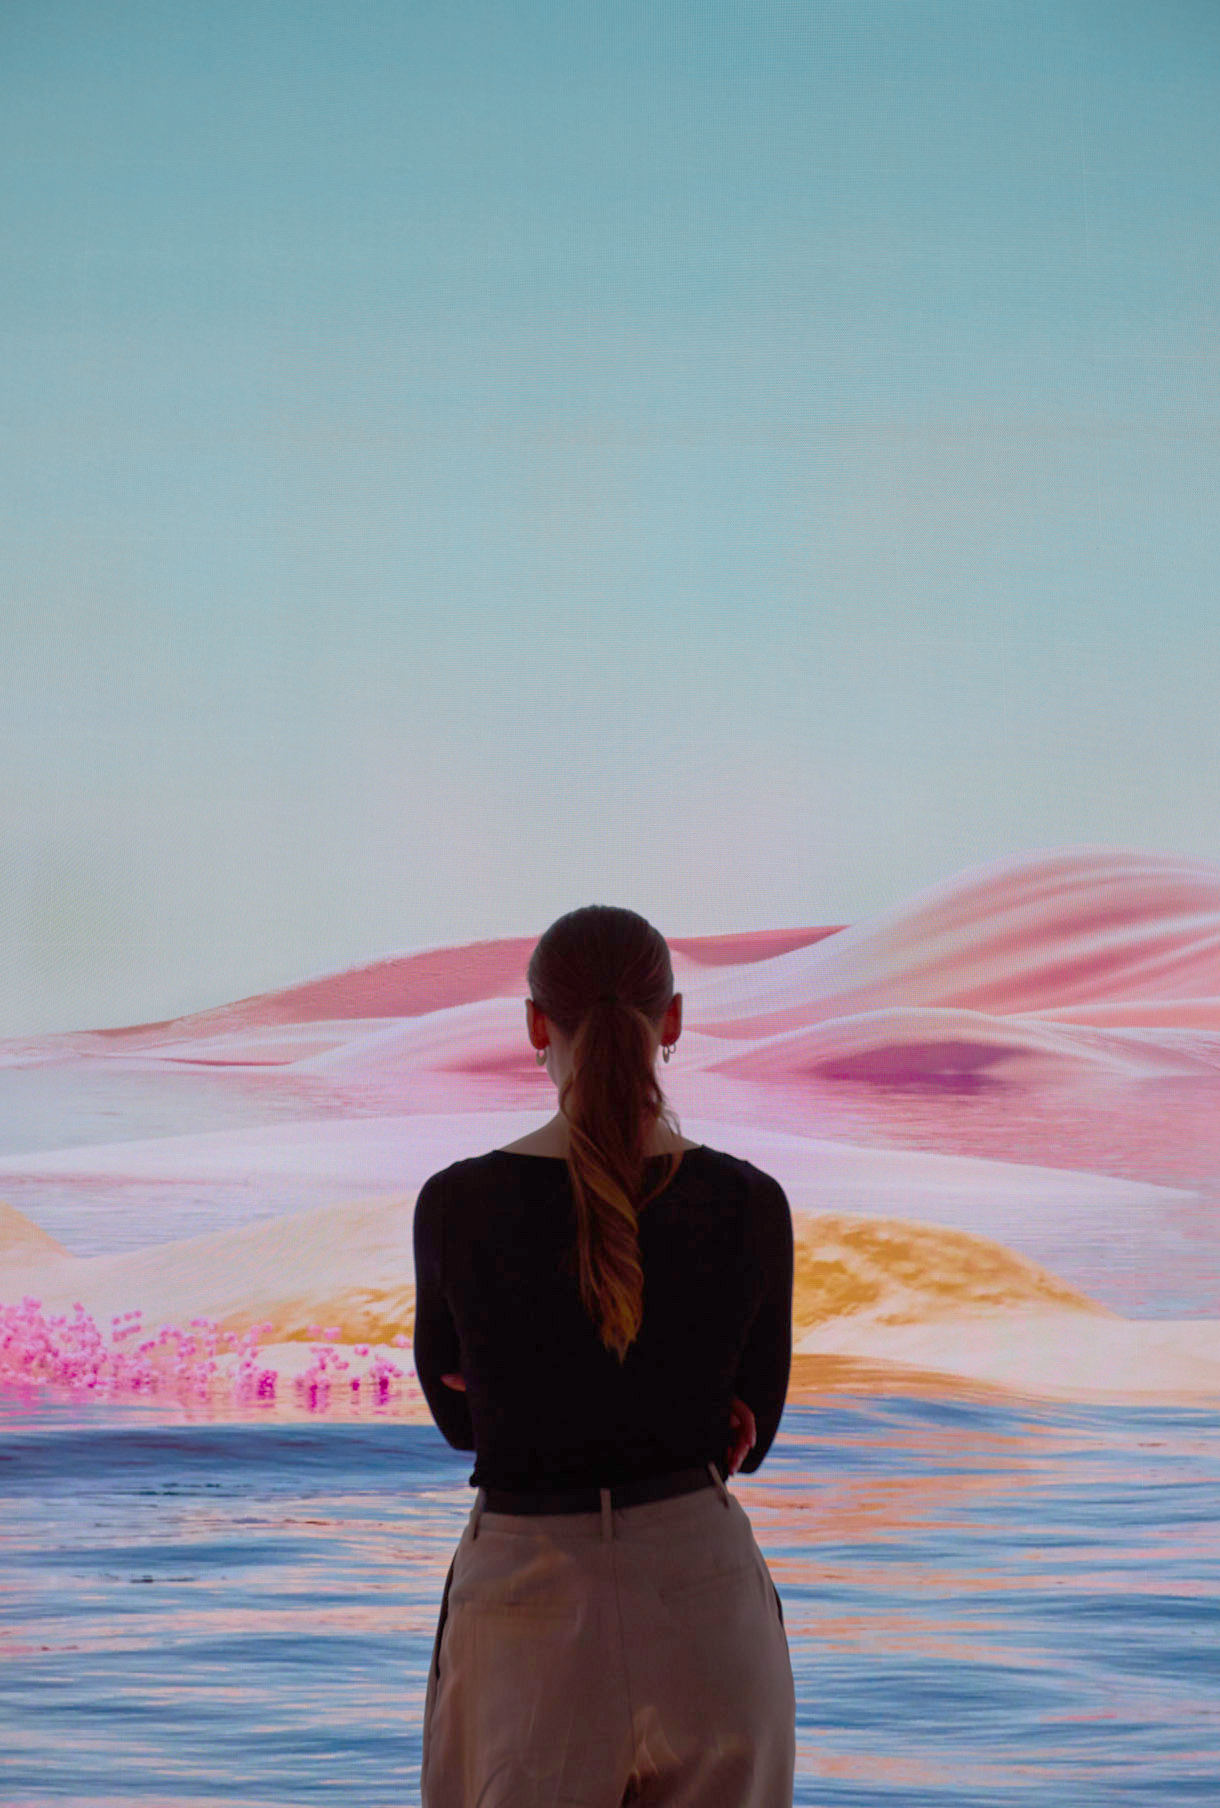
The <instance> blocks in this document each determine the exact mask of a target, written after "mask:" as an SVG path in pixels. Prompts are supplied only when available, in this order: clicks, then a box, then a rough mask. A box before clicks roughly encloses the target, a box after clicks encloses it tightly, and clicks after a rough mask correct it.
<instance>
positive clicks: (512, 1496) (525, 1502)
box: [481, 1463, 723, 1513]
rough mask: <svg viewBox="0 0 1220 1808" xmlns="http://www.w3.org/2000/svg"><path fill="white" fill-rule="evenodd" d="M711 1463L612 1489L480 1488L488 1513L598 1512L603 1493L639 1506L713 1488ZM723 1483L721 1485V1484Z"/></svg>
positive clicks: (614, 1501) (616, 1503)
mask: <svg viewBox="0 0 1220 1808" xmlns="http://www.w3.org/2000/svg"><path fill="white" fill-rule="evenodd" d="M716 1485H717V1484H716V1478H715V1476H714V1475H713V1474H712V1465H711V1464H710V1463H709V1465H708V1466H707V1468H706V1469H675V1470H674V1471H673V1472H672V1473H671V1474H669V1475H650V1476H647V1477H645V1479H644V1480H643V1481H638V1482H618V1483H616V1484H615V1485H614V1487H612V1488H575V1489H572V1490H571V1492H569V1493H567V1494H517V1493H509V1492H507V1491H505V1490H504V1489H501V1488H485V1489H484V1490H483V1499H482V1503H481V1504H482V1508H483V1511H484V1512H487V1513H600V1512H601V1511H602V1502H603V1496H604V1495H606V1494H608V1495H609V1496H610V1507H611V1509H612V1510H615V1509H617V1508H619V1507H642V1506H645V1505H646V1504H647V1503H648V1502H649V1501H652V1500H669V1499H671V1498H672V1497H673V1496H674V1495H676V1494H693V1493H694V1492H695V1490H696V1488H714V1487H715V1486H716ZM721 1485H722V1486H723V1484H721Z"/></svg>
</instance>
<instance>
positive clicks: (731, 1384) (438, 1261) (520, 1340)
mask: <svg viewBox="0 0 1220 1808" xmlns="http://www.w3.org/2000/svg"><path fill="white" fill-rule="evenodd" d="M665 1159H666V1158H665V1157H661V1156H657V1157H653V1158H652V1160H653V1161H654V1162H655V1161H662V1160H665ZM651 1178H652V1181H653V1183H654V1184H655V1178H656V1176H655V1175H653V1176H651ZM645 1190H647V1189H645ZM639 1239H640V1258H641V1264H642V1266H643V1270H644V1308H643V1322H642V1325H641V1328H640V1332H639V1335H638V1336H637V1338H636V1339H635V1341H634V1343H633V1344H632V1345H631V1347H630V1349H629V1350H628V1352H627V1356H626V1359H625V1361H624V1362H623V1363H622V1364H621V1366H620V1364H619V1361H618V1358H617V1357H616V1356H615V1355H614V1353H613V1352H612V1351H609V1350H607V1349H606V1348H605V1347H604V1345H603V1344H602V1342H601V1339H600V1337H599V1335H598V1331H597V1328H596V1326H595V1325H594V1323H593V1321H592V1320H591V1319H590V1318H589V1316H588V1314H587V1313H586V1311H585V1308H584V1306H583V1305H582V1303H581V1300H580V1293H579V1287H578V1283H577V1280H576V1275H575V1260H574V1257H573V1256H572V1255H571V1253H570V1252H572V1251H574V1250H575V1244H576V1217H575V1210H574V1207H573V1203H572V1193H571V1184H570V1181H569V1179H568V1170H567V1163H566V1162H565V1161H564V1159H563V1158H562V1157H561V1156H545V1155H526V1154H522V1153H517V1152H514V1151H509V1150H503V1149H493V1150H490V1151H489V1152H488V1153H487V1154H485V1155H478V1156H471V1157H469V1158H467V1159H466V1160H464V1161H456V1162H454V1163H453V1164H452V1165H451V1166H450V1167H448V1168H444V1169H442V1170H441V1171H440V1172H439V1173H436V1174H433V1175H431V1176H430V1177H429V1179H428V1180H426V1181H425V1183H424V1185H423V1187H422V1188H421V1190H420V1193H419V1197H418V1199H417V1201H416V1206H415V1231H414V1242H415V1288H416V1294H415V1339H414V1343H415V1366H416V1372H417V1374H418V1376H419V1380H420V1385H421V1386H422V1388H423V1391H424V1395H425V1398H426V1399H427V1402H428V1405H429V1407H430V1408H431V1410H432V1416H433V1418H434V1419H435V1420H436V1423H437V1425H438V1426H439V1428H440V1430H441V1431H442V1432H443V1434H444V1436H445V1437H446V1438H447V1439H448V1441H449V1443H450V1444H452V1445H454V1446H455V1448H456V1449H458V1450H474V1451H475V1453H476V1455H475V1466H474V1471H473V1473H472V1475H471V1477H470V1483H471V1486H472V1487H484V1488H504V1489H514V1490H519V1491H522V1492H528V1493H542V1492H546V1491H562V1490H566V1489H571V1488H584V1487H609V1486H612V1485H613V1484H614V1483H616V1482H623V1481H632V1480H636V1479H639V1478H642V1477H645V1476H651V1475H659V1474H664V1473H666V1472H667V1471H669V1470H673V1469H686V1468H694V1467H696V1466H698V1467H705V1466H706V1465H707V1464H708V1463H709V1462H715V1463H717V1464H718V1466H719V1468H720V1470H721V1473H723V1472H724V1468H725V1459H726V1452H727V1450H728V1448H729V1445H730V1442H731V1430H730V1425H729V1404H730V1401H731V1399H732V1397H733V1395H737V1396H739V1397H740V1398H741V1399H743V1400H744V1401H745V1402H746V1403H747V1405H748V1406H749V1407H750V1408H751V1409H752V1411H753V1413H754V1417H755V1421H756V1424H757V1430H758V1437H757V1442H756V1443H755V1445H754V1448H753V1449H752V1450H751V1451H750V1453H749V1455H748V1456H747V1457H746V1459H745V1461H744V1462H743V1464H742V1468H743V1470H745V1471H746V1472H751V1471H753V1470H755V1469H757V1468H758V1466H759V1464H760V1463H761V1462H762V1460H763V1458H764V1457H765V1456H766V1454H767V1451H768V1450H769V1448H770V1446H771V1442H772V1440H773V1439H774V1437H775V1433H776V1431H777V1429H778V1427H779V1421H780V1414H781V1413H782V1411H783V1405H784V1396H785V1394H786V1392H787V1387H788V1376H789V1370H790V1367H791V1358H792V1269H793V1244H792V1218H791V1214H790V1212H789V1209H788V1201H787V1198H786V1197H785V1195H784V1192H783V1189H782V1187H781V1186H780V1185H779V1182H778V1181H776V1180H774V1179H773V1178H772V1177H771V1176H770V1175H769V1174H765V1173H763V1172H762V1170H761V1169H759V1168H756V1167H754V1165H753V1164H752V1163H751V1162H748V1161H744V1160H742V1159H741V1158H740V1157H738V1156H735V1155H728V1154H725V1153H723V1152H721V1151H720V1150H716V1149H710V1148H708V1147H707V1145H706V1144H703V1145H700V1146H699V1147H698V1148H694V1149H687V1150H686V1151H685V1153H684V1154H683V1157H682V1162H681V1165H680V1166H679V1169H678V1172H677V1174H676V1175H675V1177H674V1179H673V1180H672V1181H671V1182H670V1183H669V1185H668V1186H667V1187H666V1188H665V1189H664V1190H663V1191H662V1192H660V1193H659V1194H657V1196H656V1197H655V1198H653V1199H651V1200H650V1201H649V1202H648V1203H647V1205H645V1207H644V1209H643V1211H642V1212H641V1214H640V1220H639ZM565 1258H567V1260H568V1261H570V1262H571V1272H569V1271H568V1269H567V1267H566V1266H565ZM451 1372H460V1373H461V1375H462V1376H463V1378H464V1380H465V1382H466V1391H465V1393H461V1392H458V1391H456V1390H454V1389H452V1388H449V1387H446V1386H445V1385H444V1383H443V1382H442V1381H441V1376H442V1374H448V1373H451Z"/></svg>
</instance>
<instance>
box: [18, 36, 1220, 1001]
mask: <svg viewBox="0 0 1220 1808" xmlns="http://www.w3.org/2000/svg"><path fill="white" fill-rule="evenodd" d="M0 178H2V182H0V268H2V269H3V271H4V277H3V281H2V282H0V337H2V342H3V348H4V356H3V358H2V359H0V523H2V529H3V536H4V543H5V555H4V560H3V565H2V566H0V761H2V770H3V773H4V783H3V785H2V786H0V1035H4V1034H9V1035H16V1034H21V1033H24V1032H33V1031H38V1030H53V1029H64V1028H72V1027H93V1026H99V1025H103V1024H110V1023H123V1022H131V1021H139V1020H142V1019H147V1018H155V1017H164V1016H168V1015H171V1014H174V1013H176V1012H181V1011H186V1010H191V1009H196V1008H200V1007H202V1006H205V1005H208V1004H212V1003H217V1002H220V1001H222V1000H224V999H228V998H232V997H238V996H242V995H245V994H248V993H250V992H253V991H258V990H262V989H264V988H266V987H268V986H273V985H277V984H281V983H285V982H287V981H289V980H292V979H296V978H298V977H301V976H302V975H304V974H307V973H310V972H316V971H320V970H323V969H326V968H329V967H333V966H336V965H339V964H343V963H346V962H349V961H356V960H361V959H370V958H373V957H375V956H376V955H378V954H382V953H385V952H388V951H391V950H394V949H401V948H408V947H414V946H421V945H432V944H435V943H439V942H448V941H456V940H461V939H470V938H475V937H480V936H492V935H501V934H535V933H539V932H540V931H541V930H542V928H544V927H545V925H546V924H547V923H548V922H549V921H551V919H552V918H553V917H555V916H556V915H558V914H559V913H560V912H561V911H562V910H566V909H568V908H570V907H571V906H573V905H574V904H579V903H586V902H590V901H594V900H596V901H606V902H622V903H627V904H630V905H632V906H633V907H634V908H636V909H639V910H642V911H644V912H645V913H646V914H647V915H649V916H650V917H652V918H653V920H654V921H656V922H657V923H658V925H659V927H661V928H662V929H663V930H664V931H665V932H666V933H669V934H673V935H680V934H702V933H713V932H718V931H726V930H732V929H750V928H763V927H769V926H775V925H780V924H785V925H787V924H811V923H822V922H843V921H854V920H857V919H859V918H861V917H863V916H865V915H867V914H869V913H871V912H872V911H875V910H878V909H881V908H884V907H885V906H887V905H890V904H892V903H894V902H896V901H898V900H899V899H900V898H902V897H903V896H905V895H907V894H909V893H910V892H912V891H914V890H917V889H919V888H920V887H922V886H925V885H927V884H930V883H933V882H935V881H937V880H939V879H941V878H944V877H947V876H948V875H949V874H951V873H953V872H955V871H958V870H960V869H962V868H965V867H969V866H972V865H975V864H977V863H979V862H983V861H987V860H992V859H997V858H1001V857H1003V856H1007V855H1010V854H1014V853H1018V852H1020V851H1022V850H1025V849H1033V848H1039V847H1047V846H1052V845H1056V846H1057V845H1064V844H1078V843H1092V844H1106V845H1122V846H1126V847H1131V848H1136V849H1146V850H1156V851H1163V852H1180V853H1184V854H1193V855H1199V856H1203V857H1205V858H1209V859H1216V860H1220V807H1218V805H1217V797H1218V795H1220V790H1218V781H1220V757H1218V756H1220V710H1218V709H1217V698H1216V691H1217V679H1218V676H1220V593H1218V585H1217V577H1218V574H1220V525H1218V524H1220V508H1218V507H1217V503H1216V498H1217V496H1218V495H1220V433H1218V427H1220V384H1218V381H1217V377H1218V371H1220V8H1217V7H1216V6H1215V5H1214V4H1213V3H1212V0H1147V3H1144V4H1124V3H1123V0H1100V3H1098V4H1093V5H1075V4H1072V3H1071V0H1050V3H1048V4H1038V0H1023V3H1021V4H1015V5H1008V4H1005V3H1004V0H986V3H980V0H962V3H957V0H953V3H948V4H924V3H923V0H897V3H896V4H880V3H874V0H848V3H845V4H837V5H833V4H827V5H820V4H803V5H779V4H770V3H754V4H739V5H730V4H715V0H692V3H691V4H676V3H675V4H670V3H666V0H660V3H654V4H649V5H642V4H589V5H581V4H574V3H573V0H558V3H556V4H545V5H540V4H529V3H528V0H513V3H512V4H501V5H490V4H484V5H478V4H465V3H464V0H442V3H438V4H430V3H427V0H398V3H397V4H376V3H369V0H361V3H360V4H354V5H353V4H350V3H349V0H321V3H317V4H307V3H305V0H293V3H283V4H277V3H274V0H269V3H262V4H260V3H259V0H253V3H252V0H240V3H231V0H208V4H206V5H205V4H202V3H199V4H194V3H187V4H169V3H168V0H166V3H163V4H156V5H141V4H117V5H107V4H105V3H104V0H90V3H89V4H64V3H61V0H40V4H39V5H37V6H27V5H22V4H10V5H8V6H7V7H5V8H3V9H2V10H0Z"/></svg>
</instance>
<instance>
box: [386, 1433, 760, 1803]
mask: <svg viewBox="0 0 1220 1808" xmlns="http://www.w3.org/2000/svg"><path fill="white" fill-rule="evenodd" d="M712 1475H713V1479H714V1480H715V1483H716V1486H715V1487H714V1488H702V1489H700V1490H698V1491H697V1492H696V1493H693V1494H680V1495H677V1496H675V1497H674V1498H673V1499H671V1500H659V1501H652V1502H649V1503H648V1504H646V1505H644V1506H638V1507H625V1508H620V1509H619V1510H617V1511H612V1510H611V1507H610V1496H609V1492H608V1491H607V1490H605V1489H603V1490H602V1511H601V1515H600V1517H599V1516H598V1515H597V1514H596V1513H575V1514H553V1515H533V1516H530V1517H524V1516H522V1517H517V1516H515V1515H512V1514H507V1513H488V1512H485V1511H484V1510H483V1499H484V1495H483V1490H482V1489H480V1490H479V1493H478V1496H477V1498H476V1500H475V1504H474V1507H473V1508H472V1510H471V1514H470V1519H469V1521H468V1523H467V1526H466V1529H465V1531H464V1532H463V1534H462V1538H461V1542H460V1543H459V1545H458V1547H457V1551H456V1552H455V1554H454V1558H453V1563H452V1566H451V1568H450V1571H449V1578H448V1580H447V1581H446V1584H445V1593H444V1597H443V1599H442V1602H441V1614H440V1624H439V1625H438V1627H437V1634H436V1643H435V1646H434V1648H433V1653H432V1664H431V1668H430V1669H429V1672H428V1688H427V1695H426V1698H425V1703H424V1749H423V1768H422V1771H421V1774H420V1793H421V1802H422V1808H620V1804H622V1803H625V1802H626V1803H633V1804H639V1808H645V1805H647V1808H661V1805H662V1804H666V1805H670V1804H672V1808H679V1805H680V1808H791V1803H792V1778H793V1770H794V1767H795V1743H796V1738H795V1718H796V1709H795V1699H794V1695H793V1687H792V1668H791V1665H790V1663H789V1661H788V1641H787V1638H786V1636H785V1634H784V1628H783V1619H782V1610H781V1608H780V1603H779V1596H778V1594H777V1593H776V1591H775V1587H774V1584H773V1583H772V1581H771V1577H770V1574H769V1572H768V1570H767V1565H766V1562H765V1560H764V1558H763V1555H762V1552H761V1551H760V1550H759V1548H758V1546H757V1544H756V1543H755V1541H754V1533H753V1531H752V1529H751V1527H750V1521H749V1519H748V1518H747V1516H746V1514H745V1512H744V1510H743V1509H742V1507H741V1506H740V1505H739V1504H738V1503H737V1501H736V1500H734V1499H733V1497H732V1496H731V1494H730V1493H729V1491H728V1489H727V1488H726V1487H725V1485H724V1483H723V1482H722V1481H721V1479H720V1477H719V1475H717V1474H716V1472H715V1469H714V1467H713V1468H712Z"/></svg>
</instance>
